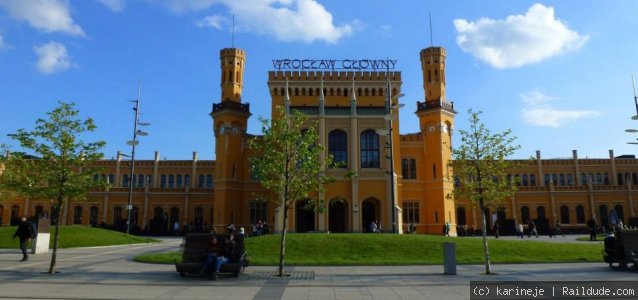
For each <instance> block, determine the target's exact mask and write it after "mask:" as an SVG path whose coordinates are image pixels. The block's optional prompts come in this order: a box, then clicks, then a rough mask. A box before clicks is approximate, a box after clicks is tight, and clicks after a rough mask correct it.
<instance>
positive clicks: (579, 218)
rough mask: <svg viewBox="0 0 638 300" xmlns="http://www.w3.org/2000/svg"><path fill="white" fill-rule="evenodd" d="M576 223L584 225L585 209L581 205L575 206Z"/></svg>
mask: <svg viewBox="0 0 638 300" xmlns="http://www.w3.org/2000/svg"><path fill="white" fill-rule="evenodd" d="M576 223H578V224H585V207H583V206H582V205H578V206H576Z"/></svg>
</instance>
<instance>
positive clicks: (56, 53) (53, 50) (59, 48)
mask: <svg viewBox="0 0 638 300" xmlns="http://www.w3.org/2000/svg"><path fill="white" fill-rule="evenodd" d="M33 50H34V51H35V54H37V55H38V62H37V64H36V66H37V68H38V71H40V73H43V74H53V73H56V72H61V71H65V70H67V69H68V68H69V67H71V60H70V58H69V54H68V53H67V51H66V48H65V47H64V45H62V44H60V43H57V42H54V41H51V42H48V43H46V44H43V45H40V46H35V47H33Z"/></svg>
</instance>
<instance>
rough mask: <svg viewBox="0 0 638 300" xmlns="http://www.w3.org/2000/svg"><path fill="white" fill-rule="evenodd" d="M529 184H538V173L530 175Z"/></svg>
mask: <svg viewBox="0 0 638 300" xmlns="http://www.w3.org/2000/svg"><path fill="white" fill-rule="evenodd" d="M529 185H531V186H536V175H534V174H530V175H529Z"/></svg>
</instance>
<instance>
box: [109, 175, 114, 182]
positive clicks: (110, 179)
mask: <svg viewBox="0 0 638 300" xmlns="http://www.w3.org/2000/svg"><path fill="white" fill-rule="evenodd" d="M114 178H115V176H114V175H113V174H109V183H110V184H113V183H115V179H114Z"/></svg>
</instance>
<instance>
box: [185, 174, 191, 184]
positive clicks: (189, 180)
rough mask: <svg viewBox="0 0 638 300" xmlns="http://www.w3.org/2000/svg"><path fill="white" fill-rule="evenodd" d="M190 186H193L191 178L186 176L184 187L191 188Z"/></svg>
mask: <svg viewBox="0 0 638 300" xmlns="http://www.w3.org/2000/svg"><path fill="white" fill-rule="evenodd" d="M190 185H191V176H190V175H188V174H186V175H184V186H185V187H190Z"/></svg>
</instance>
